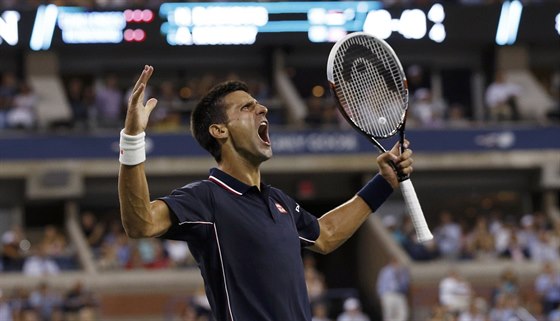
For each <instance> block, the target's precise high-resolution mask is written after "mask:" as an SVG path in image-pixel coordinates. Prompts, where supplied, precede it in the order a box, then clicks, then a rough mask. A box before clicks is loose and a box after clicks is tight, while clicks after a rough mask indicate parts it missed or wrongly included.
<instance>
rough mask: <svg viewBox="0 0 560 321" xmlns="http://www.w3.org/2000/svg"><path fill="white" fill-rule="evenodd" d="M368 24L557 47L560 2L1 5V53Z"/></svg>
mask: <svg viewBox="0 0 560 321" xmlns="http://www.w3.org/2000/svg"><path fill="white" fill-rule="evenodd" d="M354 31H366V32H369V33H371V34H374V35H376V36H378V37H380V38H383V39H390V40H391V41H392V42H403V43H404V42H409V43H413V42H423V43H433V44H441V45H445V44H462V45H465V46H472V45H481V44H497V45H513V44H517V43H530V44H539V45H543V46H550V47H552V48H558V46H560V2H558V1H554V2H547V3H537V4H532V5H523V3H522V2H521V1H519V0H513V1H505V2H504V3H503V4H501V5H484V6H482V5H481V6H476V5H472V6H465V5H458V4H446V3H434V4H430V5H427V6H420V7H407V8H400V7H388V8H386V7H384V4H383V2H381V1H302V2H186V3H176V2H173V3H171V2H170V3H163V4H161V5H160V6H159V7H156V8H122V9H119V10H95V9H89V8H85V7H69V6H56V5H54V4H48V5H40V6H38V7H37V8H36V9H35V10H29V11H25V10H16V9H14V10H11V9H5V10H4V11H0V52H1V51H2V50H5V49H7V48H9V47H13V48H20V49H25V50H33V51H41V50H51V49H60V50H63V49H64V48H65V47H71V46H78V45H103V46H119V45H123V44H130V45H133V46H138V47H142V46H152V47H159V48H161V47H162V46H166V47H175V46H212V45H223V46H231V45H241V46H251V45H260V44H278V45H282V44H288V45H290V44H293V45H312V44H314V43H329V42H335V41H336V40H338V39H340V38H341V37H343V36H344V35H346V34H347V33H349V32H354Z"/></svg>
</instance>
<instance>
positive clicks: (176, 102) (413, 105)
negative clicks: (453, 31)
mask: <svg viewBox="0 0 560 321" xmlns="http://www.w3.org/2000/svg"><path fill="white" fill-rule="evenodd" d="M416 69H417V68H414V66H413V67H411V68H409V70H408V73H409V76H408V77H409V86H410V87H409V88H410V112H409V113H408V119H407V126H408V127H409V128H411V127H412V128H413V127H416V128H465V127H468V126H472V125H473V124H477V123H480V121H477V120H475V119H474V115H473V110H472V108H471V107H470V106H467V105H465V104H464V103H462V102H460V100H458V99H451V100H450V102H447V101H445V100H444V99H442V98H436V97H435V95H434V93H433V90H432V89H431V88H430V85H429V84H426V81H425V78H426V77H427V76H425V75H424V76H423V79H422V78H421V79H420V80H416V75H415V73H416V72H417V71H415V70H416ZM135 77H136V76H135V75H129V76H125V75H119V74H117V73H105V74H101V75H98V76H95V75H86V76H68V77H64V78H63V85H64V89H65V92H64V94H65V95H66V97H65V98H66V100H67V102H68V105H69V109H70V113H71V117H70V118H69V119H61V120H57V121H52V122H51V123H49V124H47V125H45V124H42V125H41V122H40V119H39V118H38V110H37V104H38V102H39V98H38V96H37V94H36V92H35V91H34V88H33V87H32V86H31V85H30V83H29V82H27V81H26V80H25V79H20V78H19V77H17V75H16V74H15V73H13V72H4V73H2V74H0V132H2V130H26V131H34V130H37V129H39V127H41V126H42V127H47V128H46V129H47V130H57V129H61V128H64V129H73V130H97V129H104V128H112V129H115V128H120V127H121V126H122V124H123V121H124V116H125V112H126V106H127V103H128V97H129V96H130V93H131V89H132V87H131V84H132V81H131V79H135ZM223 80H243V81H246V82H247V83H248V85H249V88H250V91H251V93H252V94H253V95H254V97H255V98H257V99H258V100H259V101H260V102H261V103H263V104H265V105H266V106H267V107H268V109H269V113H268V118H269V121H270V123H271V124H272V125H290V126H294V125H297V123H294V122H293V120H292V119H290V117H289V111H288V110H287V108H286V107H285V106H284V105H283V103H282V102H281V99H279V97H278V96H277V95H276V93H275V92H274V90H273V88H272V86H271V84H270V83H269V82H268V81H267V80H266V79H264V78H263V77H261V76H258V75H254V74H244V75H238V74H236V73H234V72H230V73H227V74H221V75H219V74H214V73H205V74H202V75H199V76H193V77H190V78H187V79H179V78H177V77H175V78H165V79H164V80H159V81H158V80H154V81H153V82H152V83H151V84H150V86H149V87H148V88H147V91H146V96H145V99H148V98H150V97H155V98H157V99H158V107H157V108H156V109H155V110H154V113H153V114H152V115H151V117H150V124H149V126H150V127H151V128H152V130H156V131H177V130H179V129H184V128H186V127H189V125H190V124H189V121H190V113H191V111H192V109H193V108H194V105H195V104H196V102H197V101H198V100H199V98H200V97H202V95H204V93H205V92H206V91H207V90H208V89H209V88H211V86H213V85H214V84H216V83H218V82H220V81H223ZM308 85H309V84H308ZM298 90H299V93H300V95H301V98H302V99H303V101H304V103H305V107H306V108H307V110H305V117H303V119H302V120H301V123H299V125H300V126H301V125H303V126H306V127H309V128H347V127H348V125H347V124H346V122H345V121H344V120H343V119H342V117H341V115H340V113H339V112H338V110H337V107H336V104H335V102H334V100H333V98H332V96H331V94H330V92H329V90H328V88H327V85H326V84H316V85H314V86H312V88H311V89H310V88H298ZM558 92H559V93H560V90H558ZM521 94H522V91H521V90H520V86H519V85H516V84H513V83H508V82H506V81H505V80H503V77H502V76H500V73H497V74H496V79H493V81H492V82H491V83H490V84H489V85H488V87H487V90H486V93H485V106H486V107H485V108H486V109H485V112H486V115H485V116H484V118H485V121H486V123H488V122H520V121H528V119H524V118H523V115H522V114H521V113H520V111H519V107H518V103H517V102H516V99H517V97H519V96H520V95H521ZM559 97H560V95H559ZM541 118H542V119H541V120H542V121H541V123H546V121H549V122H550V121H554V122H556V119H560V102H558V112H556V113H554V110H553V111H551V113H550V114H549V115H548V118H547V116H546V115H545V116H543V117H541ZM41 129H44V128H41Z"/></svg>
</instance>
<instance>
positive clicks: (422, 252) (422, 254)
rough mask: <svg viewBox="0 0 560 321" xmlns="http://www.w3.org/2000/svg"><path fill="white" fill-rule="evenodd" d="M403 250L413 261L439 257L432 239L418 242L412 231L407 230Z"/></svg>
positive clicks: (414, 232)
mask: <svg viewBox="0 0 560 321" xmlns="http://www.w3.org/2000/svg"><path fill="white" fill-rule="evenodd" d="M407 220H408V218H407ZM404 249H405V250H406V252H407V253H408V255H410V257H411V258H412V259H413V260H415V261H429V260H433V259H435V258H437V257H438V256H439V253H438V248H437V243H436V242H435V240H433V239H432V240H429V241H425V242H419V241H418V237H417V235H416V231H415V230H414V229H412V230H409V232H408V233H407V234H406V238H405V241H404Z"/></svg>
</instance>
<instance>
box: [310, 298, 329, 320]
mask: <svg viewBox="0 0 560 321" xmlns="http://www.w3.org/2000/svg"><path fill="white" fill-rule="evenodd" d="M328 312H329V311H328V308H327V305H326V304H325V303H323V302H318V303H315V304H313V306H312V316H311V321H332V320H331V319H330V318H329V313H328Z"/></svg>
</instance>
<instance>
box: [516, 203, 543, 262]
mask: <svg viewBox="0 0 560 321" xmlns="http://www.w3.org/2000/svg"><path fill="white" fill-rule="evenodd" d="M520 223H521V229H520V230H518V231H517V233H516V235H517V239H518V242H519V245H520V247H521V248H522V249H523V250H524V251H526V252H527V253H528V254H529V257H531V248H533V247H534V246H535V245H534V244H535V243H536V242H538V237H537V230H536V225H535V217H534V216H533V215H532V214H525V215H523V216H522V217H521V222H520Z"/></svg>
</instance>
